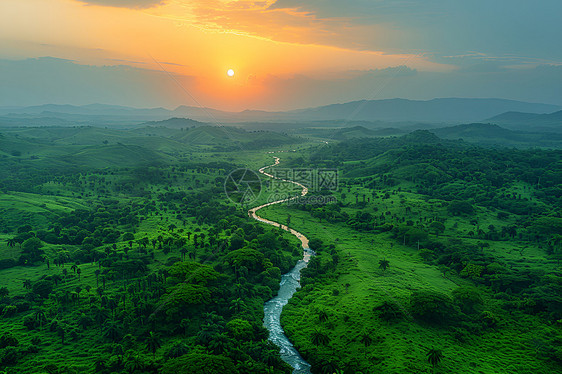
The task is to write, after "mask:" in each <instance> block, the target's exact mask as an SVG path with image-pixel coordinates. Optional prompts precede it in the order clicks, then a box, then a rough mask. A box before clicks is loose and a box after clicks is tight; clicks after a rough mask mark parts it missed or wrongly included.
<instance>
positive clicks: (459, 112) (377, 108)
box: [291, 98, 560, 122]
mask: <svg viewBox="0 0 562 374" xmlns="http://www.w3.org/2000/svg"><path fill="white" fill-rule="evenodd" d="M522 108H526V109H524V110H523V109H522ZM557 109H560V108H559V107H557V106H554V105H546V104H533V103H525V102H521V101H513V100H503V99H456V98H447V99H433V100H428V101H418V100H405V99H391V100H370V101H366V100H361V101H354V102H349V103H344V104H332V105H326V106H321V107H318V108H312V109H305V110H302V111H297V112H291V113H292V115H293V116H295V118H301V119H308V120H311V119H314V120H324V119H353V120H365V121H374V120H383V121H425V122H473V121H479V120H482V119H484V118H490V117H491V116H494V115H497V114H499V113H503V112H506V111H510V110H511V111H525V112H534V113H546V112H552V111H553V110H557Z"/></svg>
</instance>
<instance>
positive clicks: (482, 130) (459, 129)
mask: <svg viewBox="0 0 562 374" xmlns="http://www.w3.org/2000/svg"><path fill="white" fill-rule="evenodd" d="M431 132H433V133H434V134H436V135H437V136H439V137H440V138H443V139H463V140H465V141H467V142H470V143H477V144H480V145H487V146H508V147H549V148H562V134H556V133H543V132H530V131H514V130H509V129H506V128H503V127H500V126H498V125H495V124H488V123H471V124H466V125H458V126H451V127H443V128H439V129H432V130H431Z"/></svg>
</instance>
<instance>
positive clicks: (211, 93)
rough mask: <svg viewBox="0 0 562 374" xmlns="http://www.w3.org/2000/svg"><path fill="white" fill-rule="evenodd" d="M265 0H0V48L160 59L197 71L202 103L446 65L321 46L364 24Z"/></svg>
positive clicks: (138, 62)
mask: <svg viewBox="0 0 562 374" xmlns="http://www.w3.org/2000/svg"><path fill="white" fill-rule="evenodd" d="M270 2H271V1H270ZM194 4H196V5H194ZM268 5H269V4H268V3H267V2H264V3H258V5H256V3H255V2H251V1H244V0H241V1H220V0H205V1H197V2H193V1H179V0H171V1H168V2H167V3H166V4H165V5H161V6H155V7H151V8H147V9H129V8H116V7H109V6H99V5H90V4H85V3H82V2H80V1H75V0H24V1H22V0H2V2H1V3H0V32H1V33H0V35H1V41H2V44H3V50H4V53H9V54H11V57H40V56H46V55H49V56H55V57H58V58H65V59H71V60H74V61H76V62H77V63H79V64H93V65H118V64H125V65H131V66H136V67H141V68H149V69H155V70H159V69H162V68H163V69H165V70H167V71H169V72H171V73H173V74H175V75H176V76H177V77H178V80H179V81H182V82H183V76H189V77H194V78H195V81H196V86H195V87H189V88H188V89H189V90H190V92H191V91H192V90H194V91H193V92H192V93H193V94H194V96H199V97H200V98H201V100H202V101H204V103H205V105H218V104H219V103H221V104H222V105H220V106H222V107H229V108H237V107H242V106H248V103H251V102H252V99H255V98H257V97H259V96H262V95H265V94H267V92H268V87H267V84H266V81H267V79H268V78H270V77H272V76H274V77H287V76H293V75H299V74H305V75H307V76H311V77H321V76H325V75H337V74H338V72H340V71H345V70H365V69H376V68H385V67H388V66H397V65H402V64H405V63H407V64H408V65H409V66H412V67H416V68H419V69H425V70H439V69H447V67H446V66H445V65H438V64H435V63H430V62H429V61H427V60H425V59H424V58H422V57H420V56H415V55H406V54H404V55H393V54H384V53H383V52H379V51H369V50H360V49H352V48H344V47H343V46H335V45H327V43H323V42H322V40H326V37H329V35H330V33H332V34H334V33H335V31H334V30H338V29H340V30H342V33H341V34H340V33H337V35H338V36H339V37H341V35H343V34H346V33H347V34H349V35H348V36H349V38H350V40H353V34H354V33H358V34H361V33H364V32H365V28H364V27H362V26H357V28H356V30H354V29H353V27H352V26H350V25H346V24H345V22H344V21H342V20H337V21H335V20H334V21H331V20H329V19H328V20H318V19H316V18H315V16H313V15H311V14H309V13H305V12H298V11H296V10H267V9H266V8H267V7H268ZM369 31H370V32H375V31H378V32H380V33H381V34H382V33H384V32H385V31H384V30H383V29H380V30H376V29H371V30H369ZM381 37H382V35H381ZM357 39H360V37H358V38H357ZM328 40H329V38H328ZM344 44H345V43H344ZM350 46H351V47H357V46H356V45H354V44H353V43H351V42H350ZM152 58H154V59H155V60H156V61H158V62H161V63H162V64H161V66H159V65H158V64H156V63H154V61H153V60H152ZM229 68H232V69H234V70H235V72H236V75H235V76H234V77H233V78H230V77H228V76H227V75H226V71H227V70H228V69H229ZM182 84H183V83H182ZM225 104H226V105H225Z"/></svg>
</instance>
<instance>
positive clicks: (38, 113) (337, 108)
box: [0, 98, 562, 126]
mask: <svg viewBox="0 0 562 374" xmlns="http://www.w3.org/2000/svg"><path fill="white" fill-rule="evenodd" d="M560 110H562V107H560V106H556V105H550V104H539V103H527V102H521V101H514V100H504V99H460V98H442V99H433V100H427V101H422V100H406V99H388V100H361V101H353V102H348V103H342V104H331V105H325V106H320V107H316V108H306V109H300V110H292V111H285V112H269V111H260V110H245V111H241V112H225V111H221V110H218V109H213V108H200V107H193V106H180V107H178V108H176V109H174V110H169V109H165V108H148V109H147V108H131V107H123V106H115V105H104V104H91V105H83V106H74V105H54V104H47V105H39V106H31V107H0V126H2V125H4V126H25V125H26V124H27V125H32V126H38V125H46V124H48V123H49V122H50V121H52V122H56V123H54V124H56V125H59V126H60V125H77V124H78V125H84V124H87V125H109V126H111V125H117V124H120V125H133V124H139V123H143V122H147V121H158V120H165V119H170V118H173V117H187V118H190V119H192V120H196V121H201V122H206V123H212V124H222V123H240V122H309V121H327V120H337V121H341V122H342V123H348V122H353V121H388V122H398V121H402V122H404V121H413V122H414V121H415V122H425V123H448V124H459V123H470V122H479V121H483V120H487V121H490V122H494V123H495V122H496V121H498V123H503V124H505V123H506V122H505V121H508V122H509V121H510V120H512V119H513V118H515V119H516V120H517V121H518V123H523V122H524V121H529V120H533V121H534V120H536V119H537V118H538V119H540V120H541V121H543V120H544V121H554V123H558V124H559V123H560V120H559V119H558V120H557V119H556V118H560V116H561V115H560V114H558V115H557V116H554V115H553V117H552V118H550V117H548V116H547V115H546V114H547V113H552V112H556V111H560ZM541 115H544V116H546V117H541ZM535 116H537V117H535ZM545 118H549V119H545ZM501 121H504V122H501ZM556 121H558V122H556ZM38 123H39V124H38ZM549 123H550V122H549ZM550 124H551V123H550Z"/></svg>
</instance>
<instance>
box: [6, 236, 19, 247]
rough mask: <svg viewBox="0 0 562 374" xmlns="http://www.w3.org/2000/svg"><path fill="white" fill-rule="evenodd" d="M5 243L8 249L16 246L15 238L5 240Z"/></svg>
mask: <svg viewBox="0 0 562 374" xmlns="http://www.w3.org/2000/svg"><path fill="white" fill-rule="evenodd" d="M6 243H7V244H8V247H10V248H13V247H15V246H16V243H17V242H16V239H15V238H10V239H8V240H6Z"/></svg>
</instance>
